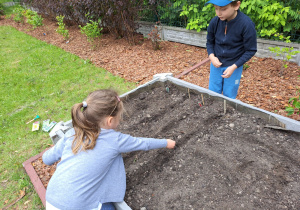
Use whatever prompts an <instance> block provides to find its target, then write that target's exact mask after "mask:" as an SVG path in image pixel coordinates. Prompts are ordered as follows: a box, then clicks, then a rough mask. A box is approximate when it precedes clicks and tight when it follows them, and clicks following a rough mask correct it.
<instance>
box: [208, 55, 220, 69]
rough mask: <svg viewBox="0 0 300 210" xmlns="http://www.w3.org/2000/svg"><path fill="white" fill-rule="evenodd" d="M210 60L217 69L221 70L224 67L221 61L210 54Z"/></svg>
mask: <svg viewBox="0 0 300 210" xmlns="http://www.w3.org/2000/svg"><path fill="white" fill-rule="evenodd" d="M209 59H210V61H211V63H212V64H213V65H214V67H216V68H219V67H220V66H221V65H222V63H221V62H220V61H219V59H218V58H217V57H216V56H215V55H214V54H210V55H209Z"/></svg>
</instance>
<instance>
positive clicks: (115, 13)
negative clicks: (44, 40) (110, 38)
mask: <svg viewBox="0 0 300 210" xmlns="http://www.w3.org/2000/svg"><path fill="white" fill-rule="evenodd" d="M23 2H24V3H25V4H28V5H31V6H32V7H34V8H37V9H38V10H39V11H40V12H42V13H43V14H48V15H49V16H50V17H53V18H55V17H56V16H58V15H63V16H65V18H66V19H72V20H74V21H75V22H76V23H77V24H85V23H87V22H88V20H87V18H86V17H85V14H89V15H90V17H91V18H92V20H93V21H97V20H98V19H101V27H106V28H107V29H108V30H109V31H110V32H111V33H112V34H114V35H115V36H116V37H126V38H127V39H128V40H129V41H133V34H134V33H135V30H136V28H137V24H136V23H135V21H136V20H137V18H138V12H139V11H140V10H141V9H142V6H143V1H140V0H122V1H115V0H101V1H98V0H59V1H58V0H54V1H53V0H52V1H50V0H23Z"/></svg>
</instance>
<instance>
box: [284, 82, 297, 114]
mask: <svg viewBox="0 0 300 210" xmlns="http://www.w3.org/2000/svg"><path fill="white" fill-rule="evenodd" d="M297 92H298V96H296V97H293V98H290V100H289V103H290V105H289V106H287V107H286V108H285V111H286V112H287V113H288V114H287V115H288V116H289V115H292V114H298V115H300V88H298V91H297Z"/></svg>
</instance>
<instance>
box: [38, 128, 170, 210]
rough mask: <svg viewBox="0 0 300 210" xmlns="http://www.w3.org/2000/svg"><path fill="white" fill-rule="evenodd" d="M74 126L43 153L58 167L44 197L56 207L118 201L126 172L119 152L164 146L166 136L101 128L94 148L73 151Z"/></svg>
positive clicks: (74, 209)
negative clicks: (163, 137) (136, 134)
mask: <svg viewBox="0 0 300 210" xmlns="http://www.w3.org/2000/svg"><path fill="white" fill-rule="evenodd" d="M74 134H75V131H74V129H71V130H70V131H68V132H67V133H66V134H65V137H64V138H63V139H61V140H60V141H58V142H57V143H56V145H55V146H54V147H52V148H51V149H49V150H47V151H46V152H45V153H44V154H43V161H44V163H45V164H47V165H52V164H53V163H55V162H56V161H58V160H60V159H61V161H60V162H59V163H58V165H57V168H56V171H55V173H54V174H53V176H52V177H51V179H50V181H49V183H48V187H47V191H46V200H47V202H49V203H50V204H52V205H53V206H55V207H56V208H59V209H63V210H67V209H70V210H71V209H72V210H77V209H78V210H85V209H93V208H97V206H98V204H99V202H100V203H106V202H121V201H123V200H124V196H125V191H126V174H125V167H124V162H123V158H122V155H121V153H126V152H131V151H137V150H150V149H158V148H164V147H166V146H167V140H166V139H154V138H137V137H132V136H130V135H127V134H122V133H120V132H116V131H114V130H112V129H109V130H105V129H102V130H101V133H100V135H99V137H98V139H97V143H96V146H95V148H94V149H92V150H87V151H80V152H79V153H77V154H76V155H74V154H73V153H72V149H71V145H72V141H73V138H74V137H73V136H74Z"/></svg>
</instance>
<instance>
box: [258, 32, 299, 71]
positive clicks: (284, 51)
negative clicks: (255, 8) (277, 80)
mask: <svg viewBox="0 0 300 210" xmlns="http://www.w3.org/2000/svg"><path fill="white" fill-rule="evenodd" d="M261 35H262V36H268V37H276V38H278V39H279V40H282V41H284V42H286V43H290V42H291V41H290V36H287V37H285V36H284V35H283V34H280V33H278V32H276V30H275V29H272V30H265V29H263V30H261ZM269 50H270V51H271V52H273V53H276V56H278V57H279V58H280V59H281V60H282V66H281V69H280V76H283V74H284V69H286V68H287V67H288V62H289V60H290V59H291V58H292V56H293V55H296V54H298V53H300V51H298V50H294V48H293V47H269Z"/></svg>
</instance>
